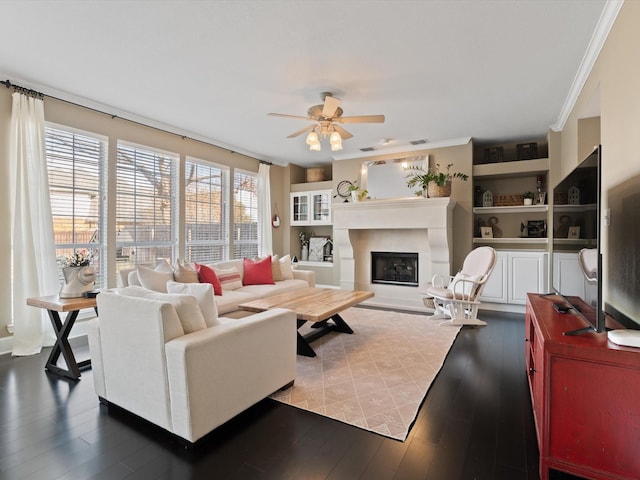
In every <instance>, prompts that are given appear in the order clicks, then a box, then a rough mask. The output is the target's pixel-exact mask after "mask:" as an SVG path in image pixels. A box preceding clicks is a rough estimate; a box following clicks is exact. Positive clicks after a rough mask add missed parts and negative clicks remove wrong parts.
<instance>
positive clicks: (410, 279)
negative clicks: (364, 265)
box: [371, 252, 418, 287]
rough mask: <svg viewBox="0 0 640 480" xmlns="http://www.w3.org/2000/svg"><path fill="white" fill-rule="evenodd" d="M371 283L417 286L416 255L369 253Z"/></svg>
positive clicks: (407, 253)
mask: <svg viewBox="0 0 640 480" xmlns="http://www.w3.org/2000/svg"><path fill="white" fill-rule="evenodd" d="M371 283H382V284H387V285H403V286H407V287H417V286H418V254H417V253H409V252H406V253H405V252H371Z"/></svg>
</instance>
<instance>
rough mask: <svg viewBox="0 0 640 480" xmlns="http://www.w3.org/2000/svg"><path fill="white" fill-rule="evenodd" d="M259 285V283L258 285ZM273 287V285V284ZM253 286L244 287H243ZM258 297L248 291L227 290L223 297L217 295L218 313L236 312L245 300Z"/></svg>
mask: <svg viewBox="0 0 640 480" xmlns="http://www.w3.org/2000/svg"><path fill="white" fill-rule="evenodd" d="M256 286H259V285H256ZM271 287H272V288H273V286H271ZM245 288H251V287H242V289H245ZM257 298H258V297H257V296H255V295H252V294H250V293H247V292H241V291H239V290H229V291H225V292H224V295H222V296H221V297H216V298H215V300H216V307H217V309H218V315H224V314H225V313H229V312H235V311H236V310H238V305H240V304H241V303H244V302H250V301H251V300H256V299H257Z"/></svg>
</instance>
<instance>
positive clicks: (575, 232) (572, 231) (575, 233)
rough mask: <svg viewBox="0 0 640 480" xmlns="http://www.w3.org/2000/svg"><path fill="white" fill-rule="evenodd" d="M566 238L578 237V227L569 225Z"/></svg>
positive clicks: (574, 238) (573, 238) (575, 238)
mask: <svg viewBox="0 0 640 480" xmlns="http://www.w3.org/2000/svg"><path fill="white" fill-rule="evenodd" d="M567 238H570V239H572V240H577V239H579V238H580V227H569V234H568V236H567Z"/></svg>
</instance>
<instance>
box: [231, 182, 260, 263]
mask: <svg viewBox="0 0 640 480" xmlns="http://www.w3.org/2000/svg"><path fill="white" fill-rule="evenodd" d="M257 179H258V176H257V175H256V174H255V173H250V172H245V171H242V170H236V171H235V173H234V175H233V231H234V232H233V258H243V257H250V258H251V257H257V256H258V182H257Z"/></svg>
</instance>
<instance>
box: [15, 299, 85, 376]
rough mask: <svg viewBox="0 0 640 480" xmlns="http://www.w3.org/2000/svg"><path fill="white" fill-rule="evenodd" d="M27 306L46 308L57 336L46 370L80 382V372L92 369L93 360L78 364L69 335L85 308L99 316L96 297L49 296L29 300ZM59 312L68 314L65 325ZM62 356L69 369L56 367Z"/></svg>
mask: <svg viewBox="0 0 640 480" xmlns="http://www.w3.org/2000/svg"><path fill="white" fill-rule="evenodd" d="M27 305H30V306H32V307H39V308H45V309H46V310H47V313H48V314H49V319H50V320H51V325H53V330H54V332H55V334H56V338H57V340H56V343H55V345H54V346H53V349H52V350H51V354H50V355H49V358H48V359H47V363H46V364H45V367H44V369H45V370H48V371H49V372H51V373H55V374H56V375H60V376H63V377H66V378H70V379H71V380H79V379H80V370H81V369H86V368H90V367H91V360H90V359H89V360H84V361H81V362H76V358H75V357H74V355H73V351H72V350H71V345H69V333H71V329H72V328H73V325H74V323H76V318H78V313H79V312H80V310H82V309H83V308H93V309H94V310H95V311H96V315H97V314H98V307H97V303H96V299H95V297H94V298H85V297H80V298H60V297H59V296H58V295H49V296H47V297H37V298H27ZM59 312H67V316H66V318H65V320H64V323H63V322H62V321H61V320H60V315H59ZM60 354H62V356H63V357H64V360H65V362H66V364H67V369H64V368H60V367H58V366H57V365H56V363H57V362H58V358H59V357H60Z"/></svg>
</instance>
